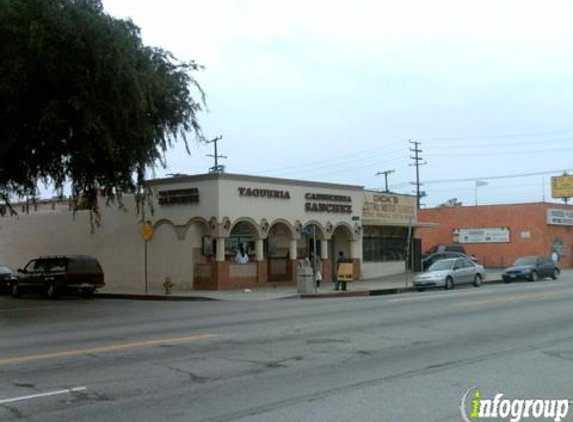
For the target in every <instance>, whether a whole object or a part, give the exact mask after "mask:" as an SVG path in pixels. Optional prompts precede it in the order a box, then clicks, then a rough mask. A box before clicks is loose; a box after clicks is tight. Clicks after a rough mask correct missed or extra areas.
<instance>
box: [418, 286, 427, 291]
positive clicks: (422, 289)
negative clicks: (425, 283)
mask: <svg viewBox="0 0 573 422" xmlns="http://www.w3.org/2000/svg"><path fill="white" fill-rule="evenodd" d="M416 290H417V291H419V292H423V291H424V290H426V289H424V288H423V287H416Z"/></svg>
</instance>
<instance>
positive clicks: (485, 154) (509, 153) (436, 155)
mask: <svg viewBox="0 0 573 422" xmlns="http://www.w3.org/2000/svg"><path fill="white" fill-rule="evenodd" d="M571 150H573V147H571V148H551V149H535V150H533V149H531V150H527V151H492V152H467V151H464V152H460V153H451V154H432V153H430V154H429V155H430V156H432V157H459V156H464V157H468V156H469V157H485V156H490V155H495V156H498V155H527V154H541V153H546V152H555V151H571Z"/></svg>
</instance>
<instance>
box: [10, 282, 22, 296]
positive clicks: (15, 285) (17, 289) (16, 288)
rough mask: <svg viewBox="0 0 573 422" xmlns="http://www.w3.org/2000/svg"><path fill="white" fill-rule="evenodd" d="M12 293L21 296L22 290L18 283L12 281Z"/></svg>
mask: <svg viewBox="0 0 573 422" xmlns="http://www.w3.org/2000/svg"><path fill="white" fill-rule="evenodd" d="M10 294H11V295H12V297H20V295H21V292H20V286H18V283H12V285H11V286H10Z"/></svg>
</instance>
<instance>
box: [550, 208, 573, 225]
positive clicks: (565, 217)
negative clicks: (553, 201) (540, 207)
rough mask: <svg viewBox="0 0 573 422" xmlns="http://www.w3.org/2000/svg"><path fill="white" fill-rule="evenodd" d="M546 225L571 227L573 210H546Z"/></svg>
mask: <svg viewBox="0 0 573 422" xmlns="http://www.w3.org/2000/svg"><path fill="white" fill-rule="evenodd" d="M547 224H552V225H555V226H573V210H564V209H559V208H549V209H548V210H547Z"/></svg>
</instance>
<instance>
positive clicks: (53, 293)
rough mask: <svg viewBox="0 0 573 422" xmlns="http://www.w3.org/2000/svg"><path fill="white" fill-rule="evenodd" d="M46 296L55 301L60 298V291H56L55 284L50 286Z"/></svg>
mask: <svg viewBox="0 0 573 422" xmlns="http://www.w3.org/2000/svg"><path fill="white" fill-rule="evenodd" d="M46 296H48V299H55V298H56V297H58V291H57V290H56V285H55V284H53V283H50V284H48V287H47V288H46Z"/></svg>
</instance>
